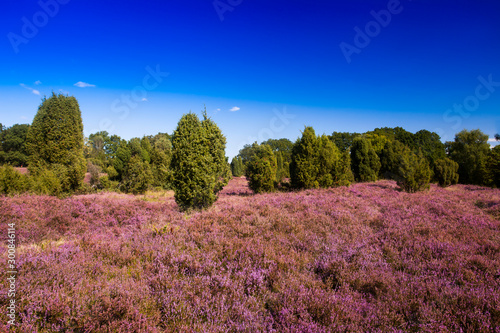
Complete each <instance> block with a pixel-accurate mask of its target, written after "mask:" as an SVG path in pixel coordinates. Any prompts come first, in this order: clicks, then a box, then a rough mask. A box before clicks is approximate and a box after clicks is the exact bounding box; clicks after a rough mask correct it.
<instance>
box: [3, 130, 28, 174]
mask: <svg viewBox="0 0 500 333" xmlns="http://www.w3.org/2000/svg"><path fill="white" fill-rule="evenodd" d="M29 127H30V125H26V124H23V125H19V124H15V125H13V126H12V127H10V128H6V129H4V130H2V131H0V164H9V165H12V166H15V167H24V166H27V165H28V154H27V152H26V136H27V134H28V130H29Z"/></svg>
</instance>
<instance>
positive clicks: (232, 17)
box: [0, 0, 500, 157]
mask: <svg viewBox="0 0 500 333" xmlns="http://www.w3.org/2000/svg"><path fill="white" fill-rule="evenodd" d="M41 3H42V4H45V5H41V4H40V3H39V2H38V1H25V0H19V1H5V2H4V3H3V4H2V5H3V6H2V13H1V14H0V17H1V19H0V32H1V39H0V40H1V42H0V64H1V65H0V66H1V75H0V122H1V123H3V124H4V125H7V126H11V125H13V124H15V123H30V122H31V121H32V119H33V117H34V115H35V113H36V111H37V108H38V106H39V105H40V102H41V98H42V97H43V96H44V95H50V94H51V92H52V91H54V92H60V91H61V92H64V93H69V94H70V95H73V96H75V97H76V98H77V99H78V101H79V103H80V108H81V111H82V115H83V120H84V127H85V134H86V135H88V134H90V133H93V132H96V131H98V130H108V132H110V133H113V134H118V135H120V136H122V137H123V138H125V139H130V138H131V137H134V136H139V137H141V136H143V135H147V134H156V133H157V132H169V133H171V132H172V131H173V130H174V129H175V126H176V124H177V121H178V120H179V118H180V117H181V116H182V114H183V113H187V112H189V111H190V110H192V111H194V112H199V111H201V110H202V109H203V107H204V105H206V108H207V111H208V113H209V115H210V116H211V117H212V118H213V119H214V120H215V121H216V122H217V123H218V124H219V126H220V127H221V129H222V131H223V133H224V134H225V135H226V137H227V140H228V145H227V155H228V156H230V157H232V156H234V155H235V154H237V152H238V150H239V149H240V148H241V147H242V146H243V144H245V143H251V142H252V141H254V140H257V141H262V140H265V139H267V138H269V137H273V138H281V137H287V138H289V139H291V140H295V139H296V138H297V137H298V136H299V135H300V131H301V130H302V129H303V128H304V125H310V126H313V127H314V128H315V129H316V132H317V133H319V134H321V133H326V134H330V133H331V132H333V131H349V132H354V131H355V132H364V131H367V130H371V129H374V128H376V127H383V126H391V127H392V126H401V127H403V128H405V129H407V130H409V131H412V132H415V131H418V130H420V129H428V130H431V131H436V132H438V133H439V134H440V135H441V136H442V138H443V140H451V139H452V138H453V136H454V134H455V133H456V132H458V131H459V130H461V129H463V128H468V129H473V128H480V129H481V130H483V131H484V132H485V133H487V134H488V135H489V136H490V137H492V136H493V135H494V134H495V133H497V132H500V116H499V114H500V112H499V111H500V60H499V59H500V20H499V17H500V1H498V0H488V1H487V0H480V1H478V0H470V1H465V0H455V1H417V0H413V1H410V0H401V1H400V2H399V1H395V0H391V1H359V0H349V1H331V0H330V1H326V0H324V1H306V0H288V1H272V0H267V1H262V0H221V1H213V0H203V1H202V0H200V1H192V0H182V1H180V0H176V1H167V0H165V1H141V2H140V1H119V2H116V1H109V0H102V1H93V0H89V1H82V0H59V1H57V0H41ZM375 17H377V19H378V21H377V19H376V18H375ZM360 31H361V33H359V32H360ZM167 72H168V75H167V74H166V73H167ZM488 82H489V83H488ZM454 104H455V107H454ZM231 110H234V111H231Z"/></svg>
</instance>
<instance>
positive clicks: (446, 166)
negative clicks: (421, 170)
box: [434, 158, 458, 187]
mask: <svg viewBox="0 0 500 333" xmlns="http://www.w3.org/2000/svg"><path fill="white" fill-rule="evenodd" d="M434 164H435V168H434V169H435V171H434V172H435V176H436V179H437V181H438V183H439V185H440V186H442V187H446V186H450V185H454V184H456V183H457V182H458V163H457V162H455V161H452V160H450V159H449V158H443V159H439V160H436V161H435V162H434Z"/></svg>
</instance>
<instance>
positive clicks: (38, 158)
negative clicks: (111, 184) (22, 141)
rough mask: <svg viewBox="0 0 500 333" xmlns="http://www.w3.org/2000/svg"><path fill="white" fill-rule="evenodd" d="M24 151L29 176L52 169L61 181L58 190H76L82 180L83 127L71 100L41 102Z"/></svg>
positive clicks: (59, 97)
mask: <svg viewBox="0 0 500 333" xmlns="http://www.w3.org/2000/svg"><path fill="white" fill-rule="evenodd" d="M26 150H27V152H28V153H29V159H28V161H29V168H30V173H31V174H33V175H36V174H37V173H38V172H41V170H45V169H53V171H54V173H55V174H56V175H57V176H62V177H64V178H63V179H60V180H61V185H62V190H63V191H65V192H67V191H74V190H76V189H78V188H80V187H81V186H82V184H83V179H84V177H85V171H86V170H85V169H86V162H85V158H84V154H83V123H82V117H81V112H80V107H79V106H78V102H77V100H76V98H74V97H72V96H71V97H68V96H64V95H62V94H60V95H55V94H54V93H53V94H52V96H51V97H50V98H48V99H47V98H44V99H43V100H42V104H41V105H40V107H39V108H38V112H37V114H36V115H35V118H34V119H33V124H32V125H31V127H30V128H29V131H28V135H27V140H26Z"/></svg>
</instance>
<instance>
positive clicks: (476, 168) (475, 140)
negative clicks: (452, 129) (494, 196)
mask: <svg viewBox="0 0 500 333" xmlns="http://www.w3.org/2000/svg"><path fill="white" fill-rule="evenodd" d="M448 150H449V154H450V157H451V159H452V160H454V161H455V162H457V163H458V174H459V179H458V181H459V182H460V183H462V184H475V185H486V184H487V183H488V171H487V169H486V163H487V158H488V155H489V153H490V145H489V144H488V135H486V134H484V133H483V132H481V131H480V130H478V129H477V130H472V131H468V130H465V129H464V130H463V131H461V132H459V133H457V134H456V135H455V141H453V142H451V143H448Z"/></svg>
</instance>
